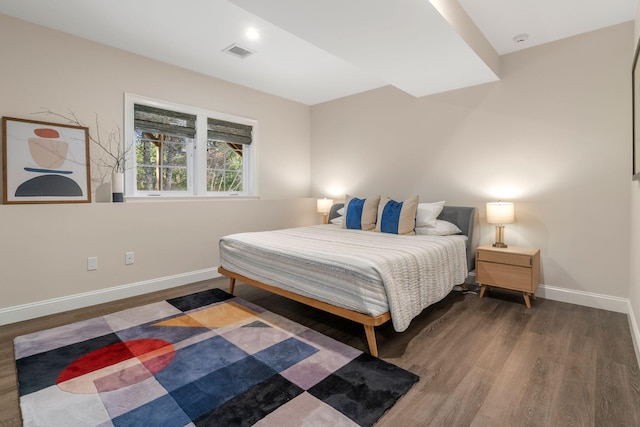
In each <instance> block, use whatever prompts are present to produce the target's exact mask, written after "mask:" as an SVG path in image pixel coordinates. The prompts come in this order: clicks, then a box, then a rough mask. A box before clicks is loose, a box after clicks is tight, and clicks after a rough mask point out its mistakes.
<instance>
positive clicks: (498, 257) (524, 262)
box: [477, 250, 531, 267]
mask: <svg viewBox="0 0 640 427" xmlns="http://www.w3.org/2000/svg"><path fill="white" fill-rule="evenodd" d="M477 260H478V261H488V262H498V263H500V264H509V265H520V266H522V267H531V257H530V256H529V255H520V254H511V253H508V252H490V251H482V250H480V251H478V253H477Z"/></svg>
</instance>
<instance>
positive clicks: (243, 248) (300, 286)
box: [220, 224, 467, 332]
mask: <svg viewBox="0 0 640 427" xmlns="http://www.w3.org/2000/svg"><path fill="white" fill-rule="evenodd" d="M466 239H467V237H466V236H461V235H455V236H398V235H394V234H387V233H378V232H372V231H361V230H347V229H343V228H341V227H340V226H336V225H332V224H327V225H316V226H310V227H299V228H290V229H284V230H274V231H262V232H251V233H239V234H233V235H229V236H225V237H223V238H222V239H221V240H220V265H221V266H222V267H223V268H225V269H227V270H229V271H232V272H234V273H237V274H240V275H242V276H245V277H248V278H251V279H253V280H257V281H259V282H262V283H265V284H267V285H271V286H275V287H278V288H281V289H285V290H288V291H290V292H294V293H296V294H299V295H303V296H306V297H310V298H314V299H317V300H320V301H323V302H326V303H329V304H333V305H336V306H339V307H343V308H346V309H349V310H353V311H356V312H359V313H364V314H368V315H371V316H377V315H380V314H382V313H385V312H387V311H389V312H390V314H391V319H392V322H393V326H394V329H395V330H397V331H398V332H401V331H403V330H405V329H406V328H407V327H408V326H409V323H410V322H411V319H413V317H415V316H417V315H418V314H419V313H420V312H421V311H422V310H423V309H424V308H426V307H428V306H429V305H431V304H433V303H435V302H437V301H440V300H441V299H442V298H444V297H445V296H446V295H447V294H448V293H449V292H450V291H451V289H452V288H453V286H455V285H458V284H461V283H463V282H464V280H465V278H466V277H467V262H466V248H465V241H466Z"/></svg>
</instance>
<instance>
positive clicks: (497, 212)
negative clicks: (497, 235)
mask: <svg viewBox="0 0 640 427" xmlns="http://www.w3.org/2000/svg"><path fill="white" fill-rule="evenodd" d="M513 220H514V209H513V203H511V202H490V203H487V222H488V223H489V224H511V223H512V222H513Z"/></svg>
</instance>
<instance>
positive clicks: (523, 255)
mask: <svg viewBox="0 0 640 427" xmlns="http://www.w3.org/2000/svg"><path fill="white" fill-rule="evenodd" d="M476 282H478V283H479V284H480V285H482V287H481V288H480V298H482V297H483V296H484V292H485V291H486V290H487V287H496V288H502V289H508V290H511V291H517V292H522V296H523V297H524V303H525V304H526V305H527V308H531V301H530V300H529V297H530V296H531V297H532V298H533V299H535V298H536V294H535V292H536V288H537V287H538V284H539V283H540V250H539V249H535V248H521V247H518V246H509V247H507V248H494V247H493V246H492V245H482V246H478V248H477V249H476Z"/></svg>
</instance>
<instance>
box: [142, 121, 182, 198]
mask: <svg viewBox="0 0 640 427" xmlns="http://www.w3.org/2000/svg"><path fill="white" fill-rule="evenodd" d="M136 136H137V141H136V164H137V169H136V173H137V175H136V178H137V179H136V181H137V189H138V190H139V191H186V190H187V154H186V150H187V144H188V143H189V139H187V138H182V137H176V136H169V135H162V134H151V133H149V132H142V131H138V132H136Z"/></svg>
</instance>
